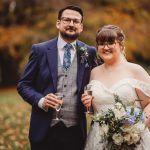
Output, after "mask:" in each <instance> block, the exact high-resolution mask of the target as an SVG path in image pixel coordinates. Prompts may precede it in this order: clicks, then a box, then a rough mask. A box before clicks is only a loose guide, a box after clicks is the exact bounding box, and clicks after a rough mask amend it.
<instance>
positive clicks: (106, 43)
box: [98, 41, 117, 49]
mask: <svg viewBox="0 0 150 150" xmlns="http://www.w3.org/2000/svg"><path fill="white" fill-rule="evenodd" d="M116 43H117V42H115V41H113V42H98V47H99V48H104V47H105V46H107V47H108V48H111V49H112V48H114V47H115V45H116Z"/></svg>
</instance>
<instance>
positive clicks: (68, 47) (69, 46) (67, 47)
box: [64, 43, 72, 50]
mask: <svg viewBox="0 0 150 150" xmlns="http://www.w3.org/2000/svg"><path fill="white" fill-rule="evenodd" d="M64 48H65V50H70V49H72V45H71V44H69V43H68V44H66V45H65V46H64Z"/></svg>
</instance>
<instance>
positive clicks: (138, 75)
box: [127, 62, 150, 83]
mask: <svg viewBox="0 0 150 150" xmlns="http://www.w3.org/2000/svg"><path fill="white" fill-rule="evenodd" d="M127 65H128V68H129V69H130V71H131V72H132V74H133V76H134V78H135V79H137V80H141V81H144V82H148V83H150V76H149V74H148V73H147V71H146V70H145V69H144V68H143V67H142V66H141V65H139V64H135V63H130V62H129V63H128V64H127Z"/></svg>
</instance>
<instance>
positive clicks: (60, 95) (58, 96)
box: [55, 93, 64, 120]
mask: <svg viewBox="0 0 150 150" xmlns="http://www.w3.org/2000/svg"><path fill="white" fill-rule="evenodd" d="M55 95H56V96H57V98H58V99H59V100H62V98H63V97H64V95H63V94H62V93H55ZM61 106H62V104H58V105H57V106H56V108H55V110H56V118H55V120H59V118H58V114H59V111H60V109H61Z"/></svg>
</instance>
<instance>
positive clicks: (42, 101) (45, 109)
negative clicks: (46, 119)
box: [38, 97, 48, 112]
mask: <svg viewBox="0 0 150 150" xmlns="http://www.w3.org/2000/svg"><path fill="white" fill-rule="evenodd" d="M43 104H44V97H43V98H41V99H40V100H39V102H38V106H39V108H41V109H43V110H44V111H46V112H48V108H47V107H44V105H43Z"/></svg>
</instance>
